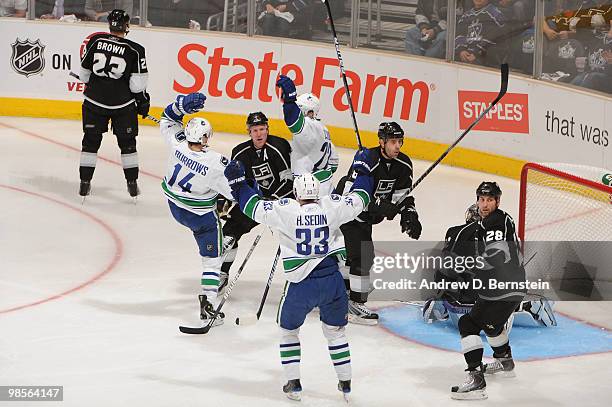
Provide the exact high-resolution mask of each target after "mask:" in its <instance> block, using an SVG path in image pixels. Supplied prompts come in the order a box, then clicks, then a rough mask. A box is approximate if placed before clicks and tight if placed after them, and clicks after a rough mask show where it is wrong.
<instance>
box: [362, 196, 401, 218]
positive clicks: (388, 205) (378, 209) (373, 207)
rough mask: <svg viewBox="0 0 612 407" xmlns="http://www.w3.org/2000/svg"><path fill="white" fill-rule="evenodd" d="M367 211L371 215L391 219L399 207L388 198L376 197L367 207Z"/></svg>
mask: <svg viewBox="0 0 612 407" xmlns="http://www.w3.org/2000/svg"><path fill="white" fill-rule="evenodd" d="M368 211H369V212H370V213H371V214H373V215H379V216H383V217H386V218H387V219H388V220H393V219H394V218H395V217H396V216H397V214H398V213H399V211H400V208H399V207H398V206H397V205H396V204H394V203H393V202H391V201H390V200H388V199H381V198H377V199H376V201H374V202H372V203H371V204H370V206H369V207H368Z"/></svg>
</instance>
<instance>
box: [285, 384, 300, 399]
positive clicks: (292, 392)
mask: <svg viewBox="0 0 612 407" xmlns="http://www.w3.org/2000/svg"><path fill="white" fill-rule="evenodd" d="M283 392H284V393H285V394H286V395H287V397H288V398H290V399H291V400H295V401H300V400H301V399H302V384H301V383H300V379H293V380H289V381H288V382H287V384H285V385H284V386H283Z"/></svg>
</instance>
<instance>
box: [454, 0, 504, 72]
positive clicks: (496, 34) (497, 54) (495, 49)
mask: <svg viewBox="0 0 612 407" xmlns="http://www.w3.org/2000/svg"><path fill="white" fill-rule="evenodd" d="M472 3H473V5H474V7H473V8H472V9H470V10H468V11H466V12H465V13H464V14H463V15H462V16H461V18H459V21H458V22H457V37H456V39H455V60H456V61H460V62H465V63H468V64H476V65H486V66H498V65H499V64H501V63H502V62H504V61H505V58H506V56H507V55H506V54H507V50H506V49H505V46H504V42H505V39H506V38H505V36H506V34H507V33H506V21H505V19H504V15H503V14H502V12H501V11H500V10H499V8H497V6H495V5H494V4H492V3H491V2H490V0H472Z"/></svg>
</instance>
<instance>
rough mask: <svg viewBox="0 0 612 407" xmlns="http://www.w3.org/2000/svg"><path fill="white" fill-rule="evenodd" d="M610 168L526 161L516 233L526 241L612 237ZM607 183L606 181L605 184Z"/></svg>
mask: <svg viewBox="0 0 612 407" xmlns="http://www.w3.org/2000/svg"><path fill="white" fill-rule="evenodd" d="M611 181H612V171H608V170H605V169H601V168H596V167H589V166H583V165H573V164H558V163H554V164H540V165H538V164H527V165H526V166H525V168H524V169H523V175H522V177H521V209H520V211H521V214H520V221H519V222H520V226H519V235H520V236H519V237H520V238H521V239H522V240H525V241H612V186H610V182H611ZM606 184H607V185H606Z"/></svg>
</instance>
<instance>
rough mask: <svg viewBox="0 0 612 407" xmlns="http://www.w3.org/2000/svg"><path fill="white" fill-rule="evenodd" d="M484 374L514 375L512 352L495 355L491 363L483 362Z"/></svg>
mask: <svg viewBox="0 0 612 407" xmlns="http://www.w3.org/2000/svg"><path fill="white" fill-rule="evenodd" d="M484 373H485V374H490V375H492V374H496V373H499V375H498V376H501V377H516V373H514V359H512V353H511V352H508V353H506V354H505V355H504V356H502V357H499V358H498V357H496V358H495V360H494V361H493V362H491V363H485V365H484Z"/></svg>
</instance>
